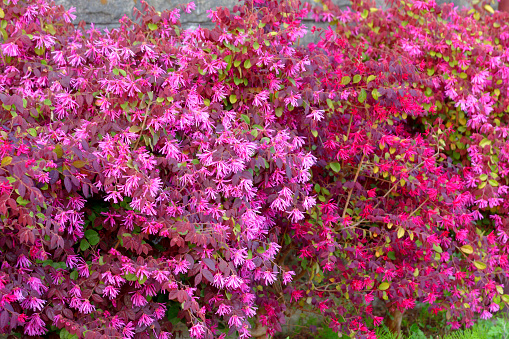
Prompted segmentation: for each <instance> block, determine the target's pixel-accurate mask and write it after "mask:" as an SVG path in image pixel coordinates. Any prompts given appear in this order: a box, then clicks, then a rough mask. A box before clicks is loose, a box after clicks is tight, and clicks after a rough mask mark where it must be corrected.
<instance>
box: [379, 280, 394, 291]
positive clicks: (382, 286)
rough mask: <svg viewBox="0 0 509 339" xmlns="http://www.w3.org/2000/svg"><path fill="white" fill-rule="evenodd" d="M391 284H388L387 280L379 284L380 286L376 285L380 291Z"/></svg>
mask: <svg viewBox="0 0 509 339" xmlns="http://www.w3.org/2000/svg"><path fill="white" fill-rule="evenodd" d="M390 286H391V284H389V283H388V282H383V283H381V284H380V286H378V289H379V290H380V291H385V290H386V289H388V288H389V287H390Z"/></svg>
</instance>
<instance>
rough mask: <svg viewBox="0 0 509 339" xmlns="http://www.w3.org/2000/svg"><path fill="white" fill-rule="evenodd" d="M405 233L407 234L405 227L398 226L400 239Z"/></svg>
mask: <svg viewBox="0 0 509 339" xmlns="http://www.w3.org/2000/svg"><path fill="white" fill-rule="evenodd" d="M404 235H405V229H404V228H402V227H400V228H398V239H400V238H403V236H404Z"/></svg>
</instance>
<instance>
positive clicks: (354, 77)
mask: <svg viewBox="0 0 509 339" xmlns="http://www.w3.org/2000/svg"><path fill="white" fill-rule="evenodd" d="M359 81H361V76H360V74H355V75H354V76H353V83H354V84H356V83H358V82H359Z"/></svg>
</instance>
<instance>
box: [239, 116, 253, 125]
mask: <svg viewBox="0 0 509 339" xmlns="http://www.w3.org/2000/svg"><path fill="white" fill-rule="evenodd" d="M240 117H241V118H242V120H244V121H245V122H246V124H248V125H249V124H250V123H251V119H249V117H248V116H247V115H245V114H241V115H240Z"/></svg>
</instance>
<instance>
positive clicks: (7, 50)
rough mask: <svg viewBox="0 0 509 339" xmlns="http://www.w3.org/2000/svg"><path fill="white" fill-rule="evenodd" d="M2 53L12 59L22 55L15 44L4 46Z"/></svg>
mask: <svg viewBox="0 0 509 339" xmlns="http://www.w3.org/2000/svg"><path fill="white" fill-rule="evenodd" d="M2 51H3V52H4V54H6V55H8V56H10V57H17V56H18V55H19V54H20V51H19V47H18V45H16V44H15V43H13V42H8V43H6V44H3V45H2Z"/></svg>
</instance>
